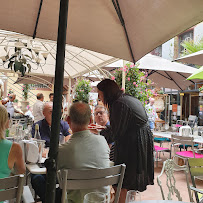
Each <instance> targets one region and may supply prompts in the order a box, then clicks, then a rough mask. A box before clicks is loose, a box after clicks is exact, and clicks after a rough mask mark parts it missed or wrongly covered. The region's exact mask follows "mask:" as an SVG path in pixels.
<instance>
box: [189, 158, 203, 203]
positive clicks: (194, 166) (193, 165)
mask: <svg viewBox="0 0 203 203" xmlns="http://www.w3.org/2000/svg"><path fill="white" fill-rule="evenodd" d="M188 167H189V171H190V176H191V180H192V186H190V189H191V190H192V191H194V192H195V198H196V202H197V203H199V202H202V201H203V196H202V195H203V190H200V189H198V188H196V183H195V179H196V178H197V179H198V177H200V178H201V177H202V176H203V158H201V159H195V158H190V159H188ZM198 194H200V195H198Z"/></svg>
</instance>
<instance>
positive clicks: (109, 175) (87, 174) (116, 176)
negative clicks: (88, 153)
mask: <svg viewBox="0 0 203 203" xmlns="http://www.w3.org/2000/svg"><path fill="white" fill-rule="evenodd" d="M125 168H126V166H125V164H121V165H118V166H113V167H110V168H105V169H89V170H72V169H68V170H59V171H58V174H57V175H58V180H59V186H60V188H61V189H62V198H61V202H62V203H65V196H66V191H67V190H82V189H96V188H100V187H103V186H107V185H114V184H118V186H117V191H116V195H115V201H114V202H115V203H118V201H119V196H120V190H121V186H122V183H123V177H124V173H125Z"/></svg>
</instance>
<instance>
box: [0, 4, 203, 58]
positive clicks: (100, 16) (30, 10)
mask: <svg viewBox="0 0 203 203" xmlns="http://www.w3.org/2000/svg"><path fill="white" fill-rule="evenodd" d="M59 2H60V1H55V0H49V1H42V0H29V1H27V0H21V1H13V0H7V1H2V2H1V8H0V29H3V30H9V31H14V32H18V33H22V34H25V35H28V36H33V35H34V36H35V37H37V38H41V39H49V40H54V41H55V40H56V39H57V29H58V11H59ZM112 2H115V4H113V3H112ZM116 2H118V4H119V6H118V4H116ZM40 3H42V6H41V10H40V12H38V11H39V6H40ZM114 5H115V7H116V9H115V7H114ZM119 8H120V10H119ZM120 11H121V12H120ZM185 11H189V12H187V14H186V13H185ZM38 13H40V15H39V18H38ZM37 19H38V25H37V26H36V21H37ZM202 20H203V3H202V0H195V1H191V0H179V1H176V0H170V1H168V0H153V1H146V0H142V1H140V0H118V1H115V0H113V1H111V0H97V1H95V0H85V1H84V0H77V1H73V0H72V1H70V3H69V14H68V30H67V38H66V43H67V44H70V45H73V46H76V47H82V48H85V49H88V50H92V51H95V52H99V53H103V54H107V55H110V56H114V57H116V58H121V59H125V60H128V61H133V59H134V60H135V61H137V60H138V59H140V58H141V57H142V56H144V55H145V54H147V53H148V52H150V51H151V50H153V49H154V48H156V47H157V46H159V45H160V44H162V43H164V42H166V41H167V40H169V39H171V38H172V37H174V36H176V35H177V34H179V33H181V32H182V31H184V30H186V29H187V28H189V27H192V26H193V25H195V24H197V23H199V22H201V21H202ZM35 27H36V28H37V29H36V35H35V32H34V30H35ZM124 28H126V29H124ZM125 30H126V32H127V35H128V39H129V42H130V45H131V49H132V53H131V51H130V49H129V44H128V40H127V38H126V34H125Z"/></svg>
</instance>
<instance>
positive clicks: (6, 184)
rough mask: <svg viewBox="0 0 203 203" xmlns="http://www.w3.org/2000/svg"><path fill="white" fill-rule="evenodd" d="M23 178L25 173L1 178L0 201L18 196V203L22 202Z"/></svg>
mask: <svg viewBox="0 0 203 203" xmlns="http://www.w3.org/2000/svg"><path fill="white" fill-rule="evenodd" d="M23 180H24V175H16V176H11V177H8V178H2V179H0V201H5V200H11V199H14V198H16V203H20V202H21V196H22V194H23Z"/></svg>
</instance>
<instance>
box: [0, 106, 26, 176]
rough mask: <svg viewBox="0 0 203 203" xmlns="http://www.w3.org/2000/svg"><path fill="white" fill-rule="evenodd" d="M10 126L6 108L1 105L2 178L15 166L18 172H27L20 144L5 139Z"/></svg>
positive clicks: (0, 152) (0, 150) (0, 174)
mask: <svg viewBox="0 0 203 203" xmlns="http://www.w3.org/2000/svg"><path fill="white" fill-rule="evenodd" d="M8 127H9V116H8V112H7V110H6V108H5V107H4V106H2V105H0V178H6V177H8V176H9V175H10V173H11V170H12V169H13V168H14V169H15V172H16V174H23V173H25V164H24V161H23V153H22V149H21V147H20V145H19V144H17V143H13V142H11V141H9V140H6V139H5V136H4V135H5V130H6V129H7V128H8Z"/></svg>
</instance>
